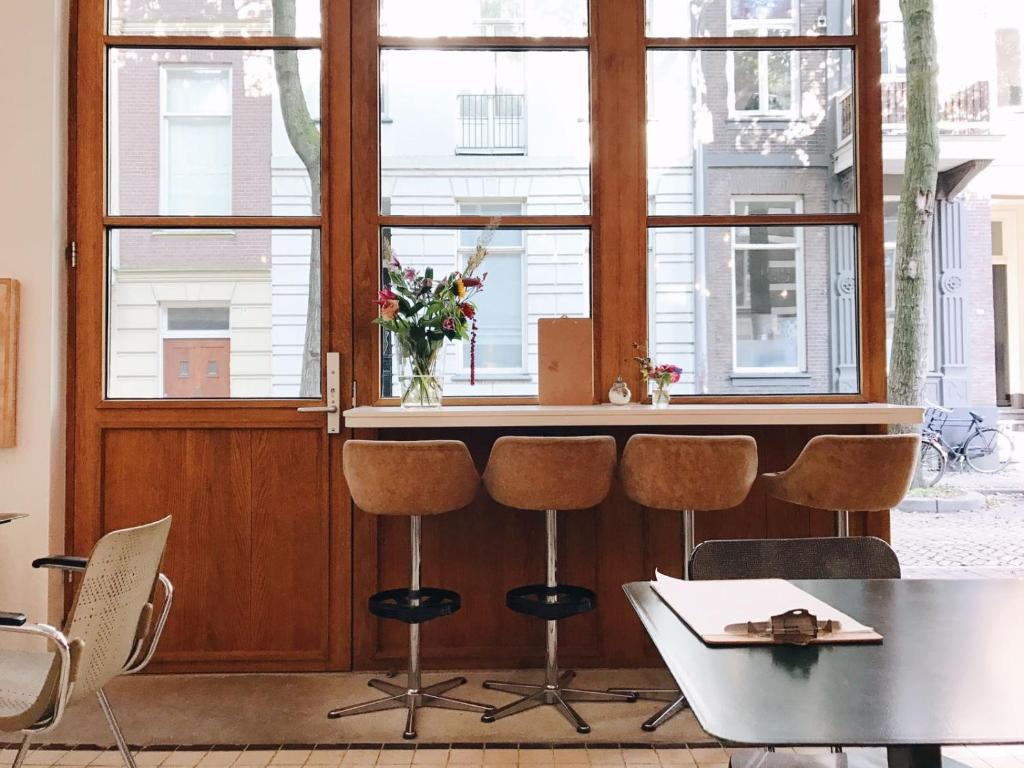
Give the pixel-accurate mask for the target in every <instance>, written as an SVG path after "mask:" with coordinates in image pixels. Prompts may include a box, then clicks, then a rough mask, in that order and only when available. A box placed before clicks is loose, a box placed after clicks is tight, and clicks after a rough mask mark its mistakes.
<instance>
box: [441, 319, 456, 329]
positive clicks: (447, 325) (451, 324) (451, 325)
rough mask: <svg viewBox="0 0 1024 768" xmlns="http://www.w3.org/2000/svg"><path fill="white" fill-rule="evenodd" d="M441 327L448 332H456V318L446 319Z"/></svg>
mask: <svg viewBox="0 0 1024 768" xmlns="http://www.w3.org/2000/svg"><path fill="white" fill-rule="evenodd" d="M441 327H442V328H444V329H445V330H446V331H454V330H455V318H453V317H446V318H445V319H444V322H443V323H441Z"/></svg>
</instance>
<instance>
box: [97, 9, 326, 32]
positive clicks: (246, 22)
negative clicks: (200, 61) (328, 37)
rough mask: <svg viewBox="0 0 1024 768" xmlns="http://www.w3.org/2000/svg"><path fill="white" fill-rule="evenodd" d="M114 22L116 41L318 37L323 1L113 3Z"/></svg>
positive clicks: (112, 18)
mask: <svg viewBox="0 0 1024 768" xmlns="http://www.w3.org/2000/svg"><path fill="white" fill-rule="evenodd" d="M291 9H294V10H293V11H292V13H289V14H286V15H285V16H281V15H280V14H281V12H282V11H286V12H287V11H289V10H291ZM275 10H277V11H278V13H279V19H280V21H278V23H277V24H276V25H275V22H274V11H275ZM292 15H294V22H293V23H292V24H290V25H288V26H286V23H287V22H286V19H287V18H288V17H289V16H292ZM109 19H110V22H109V28H110V34H112V35H210V36H211V37H267V36H268V35H279V36H283V37H293V36H298V37H319V36H320V0H217V1H216V2H211V0H110V16H109Z"/></svg>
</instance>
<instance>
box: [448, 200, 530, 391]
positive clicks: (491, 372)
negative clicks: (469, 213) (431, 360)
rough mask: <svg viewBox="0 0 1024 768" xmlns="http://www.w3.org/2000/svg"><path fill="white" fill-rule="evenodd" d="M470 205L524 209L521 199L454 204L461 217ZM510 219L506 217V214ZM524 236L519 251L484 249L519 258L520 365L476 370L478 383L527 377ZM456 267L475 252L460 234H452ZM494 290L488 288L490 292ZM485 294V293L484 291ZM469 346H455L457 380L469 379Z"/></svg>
mask: <svg viewBox="0 0 1024 768" xmlns="http://www.w3.org/2000/svg"><path fill="white" fill-rule="evenodd" d="M470 205H518V206H520V209H525V208H526V201H525V200H523V199H522V198H506V199H501V198H493V197H487V198H459V199H458V200H456V206H457V207H458V210H459V213H460V215H461V214H462V212H463V211H462V209H463V206H470ZM506 215H509V214H506ZM520 231H521V232H522V235H523V244H522V246H521V247H502V246H494V245H489V246H488V247H487V253H488V257H490V256H494V255H502V256H515V255H518V256H519V259H520V264H521V270H520V274H521V275H522V276H523V279H522V282H521V285H520V302H521V304H520V317H521V322H520V331H521V335H520V338H521V339H522V344H521V345H520V365H518V366H510V367H504V368H477V371H476V376H477V379H481V378H484V379H492V380H493V379H500V378H501V377H502V376H515V377H517V378H518V377H520V376H523V375H526V374H528V373H529V351H530V350H529V346H530V344H529V329H530V316H529V293H530V280H529V274H528V262H527V252H528V250H529V248H528V245H527V239H528V238H529V231H527V230H525V229H524V230H520ZM455 247H456V255H455V263H456V269H460V270H461V269H462V268H463V267H464V265H465V264H466V260H467V259H468V258H469V257H470V256H472V255H473V253H474V252H475V250H476V248H475V247H474V248H470V247H468V246H464V245H463V244H462V239H461V230H459V231H457V232H456V233H455ZM486 271H487V262H486V261H484V265H483V267H481V273H483V272H486ZM494 287H495V286H491V290H493V289H494ZM484 290H485V291H486V290H488V289H487V288H486V287H485V288H484ZM468 345H469V342H466V341H463V342H461V343H459V344H457V345H456V348H457V355H456V365H455V369H454V371H453V373H454V375H455V376H458V377H460V378H462V377H468V376H469V375H470V371H469V366H468V365H466V364H465V355H466V352H465V350H466V348H467V347H468Z"/></svg>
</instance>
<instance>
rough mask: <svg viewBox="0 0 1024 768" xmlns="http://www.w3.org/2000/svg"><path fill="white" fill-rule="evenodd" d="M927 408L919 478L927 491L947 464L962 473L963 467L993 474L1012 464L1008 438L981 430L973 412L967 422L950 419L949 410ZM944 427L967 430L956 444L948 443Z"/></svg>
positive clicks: (980, 420) (998, 432)
mask: <svg viewBox="0 0 1024 768" xmlns="http://www.w3.org/2000/svg"><path fill="white" fill-rule="evenodd" d="M927 405H928V410H927V411H925V420H924V427H923V429H922V430H921V456H920V459H919V462H920V472H919V476H920V478H921V482H922V483H924V485H925V487H926V488H931V487H932V486H933V485H935V484H936V483H938V482H939V480H941V479H942V476H943V475H944V474H945V473H946V469H947V468H948V467H949V465H950V464H955V465H956V466H957V468H958V469H961V470H962V469H963V468H964V465H965V464H966V466H968V467H970V468H971V469H973V470H974V471H975V472H982V473H985V474H994V473H996V472H1001V471H1002V470H1004V469H1006V467H1007V466H1008V465H1009V463H1010V462H1011V461H1012V460H1013V441H1012V440H1011V439H1010V437H1009V435H1007V434H1006V433H1005V432H1003V431H1002V430H1000V429H998V428H997V427H983V426H981V425H982V424H983V423H984V421H985V420H984V419H983V418H982V417H981V416H980V415H978V414H977V413H975V412H974V411H968V413H969V414H970V419H950V416H951V415H952V413H953V411H952V410H951V409H949V408H943V407H942V406H941V405H935V404H934V403H927ZM947 426H962V427H967V431H966V432H965V433H964V436H963V438H962V439H961V440H960V441H959V442H957V443H950V442H949V441H947V440H946V438H945V437H944V436H943V434H942V430H943V429H944V428H945V427H947ZM993 456H994V457H995V458H994V459H993V458H991V457H993Z"/></svg>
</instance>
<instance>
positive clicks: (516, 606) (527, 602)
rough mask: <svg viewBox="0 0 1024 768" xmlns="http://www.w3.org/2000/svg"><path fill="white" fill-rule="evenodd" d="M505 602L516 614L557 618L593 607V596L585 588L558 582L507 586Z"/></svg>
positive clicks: (595, 597)
mask: <svg viewBox="0 0 1024 768" xmlns="http://www.w3.org/2000/svg"><path fill="white" fill-rule="evenodd" d="M505 605H507V606H508V607H509V608H510V609H511V610H513V611H515V612H516V613H522V614H526V615H527V616H535V617H537V618H539V619H545V620H546V621H559V620H560V619H567V618H569V617H570V616H577V615H579V614H581V613H587V612H588V611H592V610H594V609H595V608H596V607H597V595H595V594H594V592H593V591H591V590H589V589H587V588H585V587H576V586H573V585H571V584H559V585H558V586H557V587H548V586H545V585H543V584H527V585H526V586H523V587H516V588H515V589H510V590H509V591H508V593H507V594H506V595H505Z"/></svg>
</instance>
